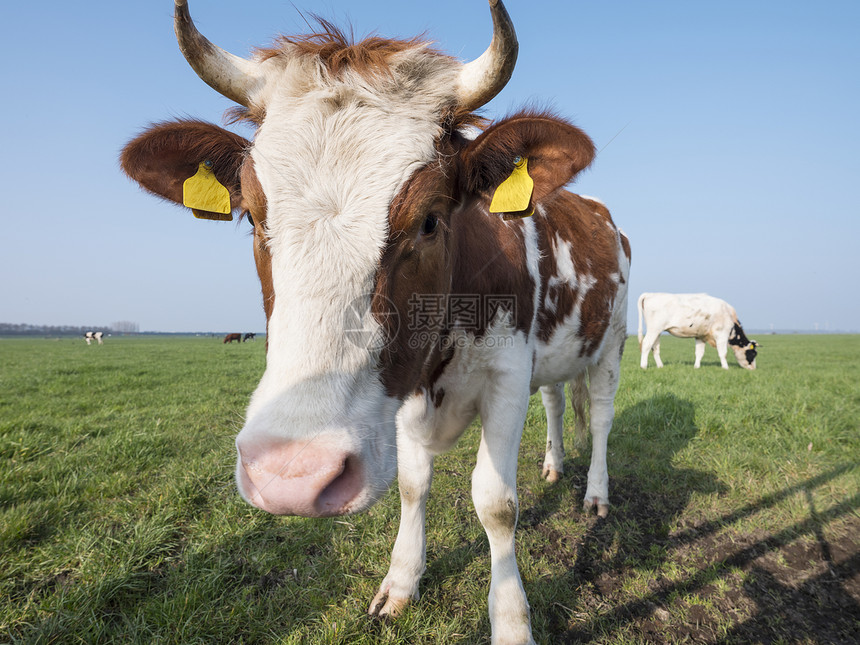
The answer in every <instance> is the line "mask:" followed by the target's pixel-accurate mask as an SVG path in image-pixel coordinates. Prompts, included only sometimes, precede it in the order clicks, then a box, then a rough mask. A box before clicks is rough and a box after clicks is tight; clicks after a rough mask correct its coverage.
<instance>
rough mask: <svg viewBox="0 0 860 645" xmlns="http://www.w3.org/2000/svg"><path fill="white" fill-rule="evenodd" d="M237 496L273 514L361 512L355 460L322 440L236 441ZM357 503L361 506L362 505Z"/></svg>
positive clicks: (362, 479) (362, 483)
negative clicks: (238, 494)
mask: <svg viewBox="0 0 860 645" xmlns="http://www.w3.org/2000/svg"><path fill="white" fill-rule="evenodd" d="M236 449H237V450H238V453H239V455H238V462H237V464H236V483H237V485H238V487H239V492H240V494H241V495H242V497H243V498H244V499H245V500H247V501H248V502H249V503H251V504H253V505H254V506H256V507H257V508H260V509H262V510H264V511H267V512H269V513H272V514H274V515H302V516H304V517H329V516H332V515H344V514H347V513H352V512H355V511H356V510H361V509H358V508H355V506H356V500H357V499H358V498H360V497H362V496H363V495H362V493H363V492H364V489H365V477H364V473H363V468H362V463H361V459H360V458H359V457H358V456H356V455H354V454H351V453H349V452H346V451H344V450H343V449H340V448H338V447H337V446H336V445H334V443H333V442H332V441H330V440H327V439H319V438H318V439H310V440H307V441H304V440H285V441H280V442H278V443H268V442H267V443H260V442H254V443H243V442H242V441H241V439H240V438H237V440H236ZM362 506H363V505H362Z"/></svg>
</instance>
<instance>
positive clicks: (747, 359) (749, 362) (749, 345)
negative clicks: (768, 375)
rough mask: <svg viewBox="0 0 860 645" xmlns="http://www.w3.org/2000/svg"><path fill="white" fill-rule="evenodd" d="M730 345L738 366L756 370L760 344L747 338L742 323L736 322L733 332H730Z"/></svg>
mask: <svg viewBox="0 0 860 645" xmlns="http://www.w3.org/2000/svg"><path fill="white" fill-rule="evenodd" d="M729 345H730V346H731V348H732V351H733V352H734V353H735V358H736V359H737V360H738V365H740V366H741V367H743V368H745V369H748V370H754V369H755V357H756V354H757V353H758V352H757V351H756V348H757V347H758V343H756V342H755V341H754V340H750V339H749V338H747V337H746V334H744V330H743V328H742V327H741V324H740V323H737V322H736V323H735V324H734V327H732V331H731V332H729Z"/></svg>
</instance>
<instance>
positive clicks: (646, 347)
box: [639, 330, 662, 370]
mask: <svg viewBox="0 0 860 645" xmlns="http://www.w3.org/2000/svg"><path fill="white" fill-rule="evenodd" d="M658 338H660V332H657V333H656V334H655V333H653V332H651V331H650V330H649V331H648V333H647V334H645V338H643V339H642V357H641V359H640V361H639V367H641V368H642V369H643V370H644V369H647V367H648V354H649V353H650V352H651V347H653V345H654V343H655V342H656V341H657V339H658ZM658 353H659V350H658ZM655 358H656V356H655ZM660 366H662V363H660V364H659V365H658V366H657V367H660Z"/></svg>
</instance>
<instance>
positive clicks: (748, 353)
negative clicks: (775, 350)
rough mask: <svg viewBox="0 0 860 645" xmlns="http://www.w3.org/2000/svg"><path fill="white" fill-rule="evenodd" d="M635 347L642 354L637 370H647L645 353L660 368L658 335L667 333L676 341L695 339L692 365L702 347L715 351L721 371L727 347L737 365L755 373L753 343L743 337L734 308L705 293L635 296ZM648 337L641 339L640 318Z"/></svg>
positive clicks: (700, 355)
mask: <svg viewBox="0 0 860 645" xmlns="http://www.w3.org/2000/svg"><path fill="white" fill-rule="evenodd" d="M638 307H639V347H640V349H641V350H642V358H641V360H640V363H639V365H640V367H641V368H642V369H645V368H647V367H648V352H649V351H651V350H652V349H653V351H654V362H656V363H657V367H663V362H662V361H661V360H660V334H661V333H662V332H664V331H667V332H669V333H670V334H672V335H673V336H677V337H678V338H695V339H696V363H695V364H694V367H699V366H701V364H702V356H703V355H704V353H705V343H706V342H707V343H709V344H710V345H711V347H716V348H717V354H719V356H720V363H721V364H722V366H723V369H724V370H727V369H729V364H728V363H727V362H726V349H727V348H728V346H729V345H731V347H732V350H733V351H734V353H735V357H736V358H737V359H738V364H739V365H740V366H741V367H744V368H746V369H749V370H754V369H755V357H756V346H757V344H756V342H755V341H751V340H749V339H748V338H747V337H746V334H744V330H743V329H742V328H741V324H740V322H739V321H738V316H737V314H736V313H735V310H734V308H733V307H732V306H731V305H730V304H729V303H727V302H726V301H725V300H720V299H719V298H714V297H713V296H709V295H708V294H706V293H677V294H676V293H643V294H642V295H641V296H639V303H638ZM643 317H644V318H645V325H646V326H647V327H648V333H647V334H645V338H644V341H643V338H642V318H643Z"/></svg>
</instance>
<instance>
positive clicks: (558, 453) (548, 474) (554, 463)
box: [540, 383, 564, 483]
mask: <svg viewBox="0 0 860 645" xmlns="http://www.w3.org/2000/svg"><path fill="white" fill-rule="evenodd" d="M540 396H541V399H542V400H543V407H544V409H545V410H546V456H545V457H544V460H543V471H542V472H541V476H542V477H543V478H544V479H546V480H547V481H548V482H550V483H554V482H557V481H558V478H559V475H561V474H562V473H563V472H564V467H563V466H562V462H563V461H564V383H555V384H554V385H544V386H541V388H540Z"/></svg>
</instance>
